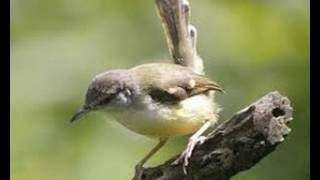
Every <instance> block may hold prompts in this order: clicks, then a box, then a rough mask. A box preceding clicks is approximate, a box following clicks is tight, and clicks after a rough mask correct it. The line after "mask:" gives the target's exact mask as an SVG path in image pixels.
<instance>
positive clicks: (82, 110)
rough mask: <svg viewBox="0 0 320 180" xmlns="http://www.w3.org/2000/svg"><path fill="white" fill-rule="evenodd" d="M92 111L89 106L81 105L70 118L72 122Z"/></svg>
mask: <svg viewBox="0 0 320 180" xmlns="http://www.w3.org/2000/svg"><path fill="white" fill-rule="evenodd" d="M88 112H90V109H89V108H85V107H81V108H80V109H79V110H78V111H77V112H76V113H75V114H74V115H73V116H72V118H71V119H70V122H71V123H72V122H73V121H75V120H78V119H80V118H81V117H82V116H83V115H85V114H87V113H88Z"/></svg>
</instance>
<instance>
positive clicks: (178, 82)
mask: <svg viewBox="0 0 320 180" xmlns="http://www.w3.org/2000/svg"><path fill="white" fill-rule="evenodd" d="M131 72H132V73H133V74H135V77H136V78H137V80H138V81H139V83H140V86H141V87H142V88H143V89H144V91H146V93H147V94H149V95H150V96H151V97H152V99H154V100H155V101H158V102H161V103H166V104H168V103H169V104H174V103H177V102H179V101H181V100H183V99H186V98H188V97H190V96H194V95H197V94H201V93H207V92H208V91H211V90H214V91H223V90H222V88H221V87H220V86H219V85H218V84H217V83H216V82H214V81H212V80H210V79H208V78H207V77H205V76H203V75H200V74H197V73H195V72H193V71H192V70H190V69H189V68H186V67H183V66H180V65H176V64H168V63H149V64H143V65H139V66H136V67H134V68H132V69H131Z"/></svg>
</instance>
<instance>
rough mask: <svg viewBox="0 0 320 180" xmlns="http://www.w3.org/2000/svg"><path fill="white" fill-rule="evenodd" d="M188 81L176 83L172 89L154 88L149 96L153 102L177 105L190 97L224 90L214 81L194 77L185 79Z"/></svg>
mask: <svg viewBox="0 0 320 180" xmlns="http://www.w3.org/2000/svg"><path fill="white" fill-rule="evenodd" d="M184 80H187V81H176V82H177V83H176V84H175V85H174V86H172V87H167V88H164V87H160V86H157V87H153V88H152V89H149V95H150V96H151V97H152V99H153V100H155V101H157V102H161V103H164V104H175V103H178V102H179V101H181V100H184V99H186V98H188V97H191V96H195V95H199V94H205V93H207V92H209V91H220V92H223V89H222V88H221V87H220V86H219V85H218V84H217V83H216V82H214V81H212V80H210V79H208V78H206V77H204V76H201V75H197V74H196V75H193V76H192V77H191V78H184Z"/></svg>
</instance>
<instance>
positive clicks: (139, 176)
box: [132, 163, 144, 180]
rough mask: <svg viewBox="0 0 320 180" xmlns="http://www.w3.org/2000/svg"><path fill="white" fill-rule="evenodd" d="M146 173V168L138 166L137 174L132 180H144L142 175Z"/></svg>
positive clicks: (136, 168)
mask: <svg viewBox="0 0 320 180" xmlns="http://www.w3.org/2000/svg"><path fill="white" fill-rule="evenodd" d="M143 172H144V167H143V165H142V164H140V163H139V164H137V165H136V166H135V174H134V177H133V178H132V180H142V175H143Z"/></svg>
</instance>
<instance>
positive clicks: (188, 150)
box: [172, 136, 206, 174]
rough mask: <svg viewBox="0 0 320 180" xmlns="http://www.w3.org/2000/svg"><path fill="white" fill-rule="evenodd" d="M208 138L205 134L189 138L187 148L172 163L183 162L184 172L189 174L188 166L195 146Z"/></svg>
mask: <svg viewBox="0 0 320 180" xmlns="http://www.w3.org/2000/svg"><path fill="white" fill-rule="evenodd" d="M205 139H206V137H205V136H200V137H197V138H194V137H191V138H190V139H189V142H188V145H187V148H186V149H185V150H184V151H183V152H182V153H181V155H180V156H179V157H178V158H177V159H176V160H175V161H174V162H173V163H172V165H178V164H180V163H181V162H182V163H183V164H182V168H183V172H184V174H187V169H186V168H187V166H188V165H189V159H190V157H191V155H192V152H193V150H194V148H195V146H196V145H197V144H198V143H199V144H202V143H203V142H204V140H205Z"/></svg>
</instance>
